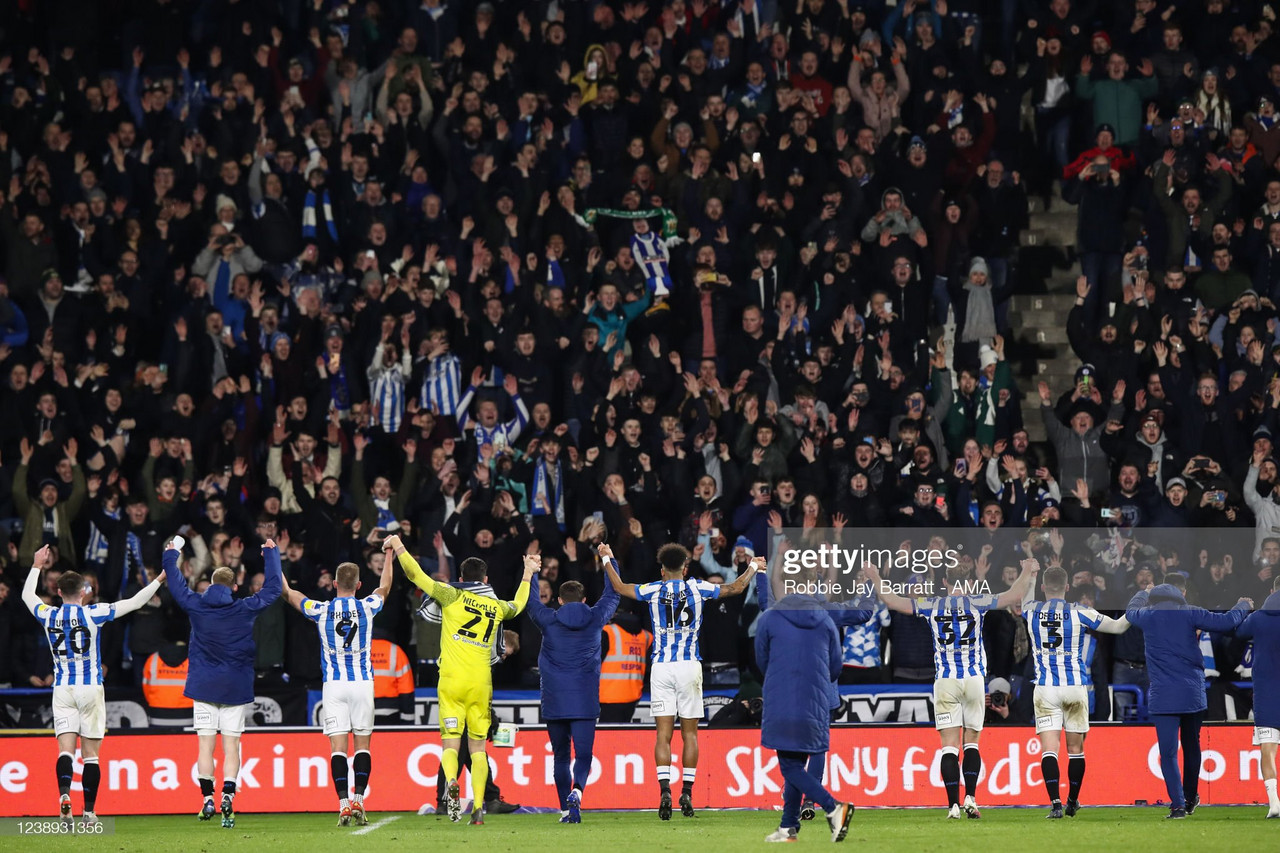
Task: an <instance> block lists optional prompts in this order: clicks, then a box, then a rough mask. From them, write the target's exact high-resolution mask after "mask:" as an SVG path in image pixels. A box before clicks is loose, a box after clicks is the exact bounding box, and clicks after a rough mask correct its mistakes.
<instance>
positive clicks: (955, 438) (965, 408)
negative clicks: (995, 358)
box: [943, 361, 1014, 457]
mask: <svg viewBox="0 0 1280 853" xmlns="http://www.w3.org/2000/svg"><path fill="white" fill-rule="evenodd" d="M1013 385H1014V383H1013V371H1012V370H1010V369H1009V362H1007V361H999V362H996V375H995V377H994V379H993V381H992V383H991V387H989V388H987V389H986V390H985V391H984V390H983V389H982V388H980V387H979V388H978V389H977V390H976V391H974V393H973V396H972V397H964V396H962V395H961V394H960V391H959V390H957V391H956V392H955V399H954V401H953V402H952V404H951V409H950V410H949V411H948V412H947V419H946V422H945V423H944V424H943V427H944V429H945V431H946V434H947V450H948V451H950V453H951V455H952V457H958V456H959V455H960V454H961V453H962V452H963V451H964V443H965V441H966V440H968V438H969V436H973V437H974V438H975V439H976V440H977V442H978V444H980V445H984V446H986V447H990V446H991V445H993V444H994V443H995V440H996V408H997V406H998V405H999V403H1000V392H1001V391H1002V390H1004V389H1006V388H1008V389H1010V390H1012V389H1013Z"/></svg>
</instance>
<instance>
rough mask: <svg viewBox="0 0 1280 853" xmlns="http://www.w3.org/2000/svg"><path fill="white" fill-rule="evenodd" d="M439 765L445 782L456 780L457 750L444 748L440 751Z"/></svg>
mask: <svg viewBox="0 0 1280 853" xmlns="http://www.w3.org/2000/svg"><path fill="white" fill-rule="evenodd" d="M440 767H441V769H443V770H444V778H445V781H446V782H456V781H458V750H456V749H446V750H445V751H444V752H442V753H440Z"/></svg>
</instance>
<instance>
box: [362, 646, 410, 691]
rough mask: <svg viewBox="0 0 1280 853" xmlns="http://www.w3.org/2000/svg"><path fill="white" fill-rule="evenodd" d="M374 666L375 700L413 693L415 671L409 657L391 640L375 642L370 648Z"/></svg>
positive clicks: (370, 658)
mask: <svg viewBox="0 0 1280 853" xmlns="http://www.w3.org/2000/svg"><path fill="white" fill-rule="evenodd" d="M369 662H370V663H371V664H373V698H375V699H384V698H386V697H393V698H394V697H396V696H400V695H402V694H404V693H412V692H413V670H412V669H410V668H409V656H408V655H407V654H405V653H404V650H403V649H401V648H400V647H399V646H397V645H396V644H395V643H393V642H391V641H390V640H374V641H373V644H372V645H371V646H370V647H369Z"/></svg>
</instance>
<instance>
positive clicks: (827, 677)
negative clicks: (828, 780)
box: [756, 595, 843, 754]
mask: <svg viewBox="0 0 1280 853" xmlns="http://www.w3.org/2000/svg"><path fill="white" fill-rule="evenodd" d="M756 662H757V663H758V664H759V665H760V669H761V670H763V671H764V691H763V692H764V695H765V696H766V697H773V698H770V699H766V700H765V703H764V719H763V723H762V725H761V732H760V745H761V746H763V747H765V748H767V749H776V750H778V751H779V752H803V753H810V754H812V753H815V752H826V751H827V748H828V746H829V745H830V740H831V696H830V690H831V682H833V681H834V680H835V679H837V678H839V677H840V670H841V667H842V666H843V659H842V653H841V649H840V636H839V633H838V632H837V631H836V626H835V623H834V622H832V621H831V617H830V616H829V615H828V614H827V612H826V611H825V610H824V609H823V606H822V603H821V602H819V601H818V600H816V599H814V598H811V597H809V596H805V595H788V596H787V597H785V598H783V599H782V600H780V601H779V602H778V603H777V605H775V606H774V607H772V608H770V609H769V610H767V611H765V612H764V614H763V615H761V617H760V621H759V622H758V623H757V627H756Z"/></svg>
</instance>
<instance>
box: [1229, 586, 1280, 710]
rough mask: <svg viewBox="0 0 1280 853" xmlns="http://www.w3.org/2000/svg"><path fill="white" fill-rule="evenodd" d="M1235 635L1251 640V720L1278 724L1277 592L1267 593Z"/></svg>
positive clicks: (1279, 629)
mask: <svg viewBox="0 0 1280 853" xmlns="http://www.w3.org/2000/svg"><path fill="white" fill-rule="evenodd" d="M1236 636H1237V637H1239V638H1240V639H1242V640H1249V639H1251V640H1253V724H1254V725H1255V726H1261V727H1265V728H1270V729H1276V728H1280V592H1273V593H1271V595H1269V596H1267V600H1266V601H1265V602H1264V603H1263V605H1262V609H1261V610H1259V611H1257V612H1256V613H1251V614H1249V617H1248V618H1247V619H1245V620H1244V624H1243V625H1241V626H1240V627H1239V628H1237V629H1236Z"/></svg>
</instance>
